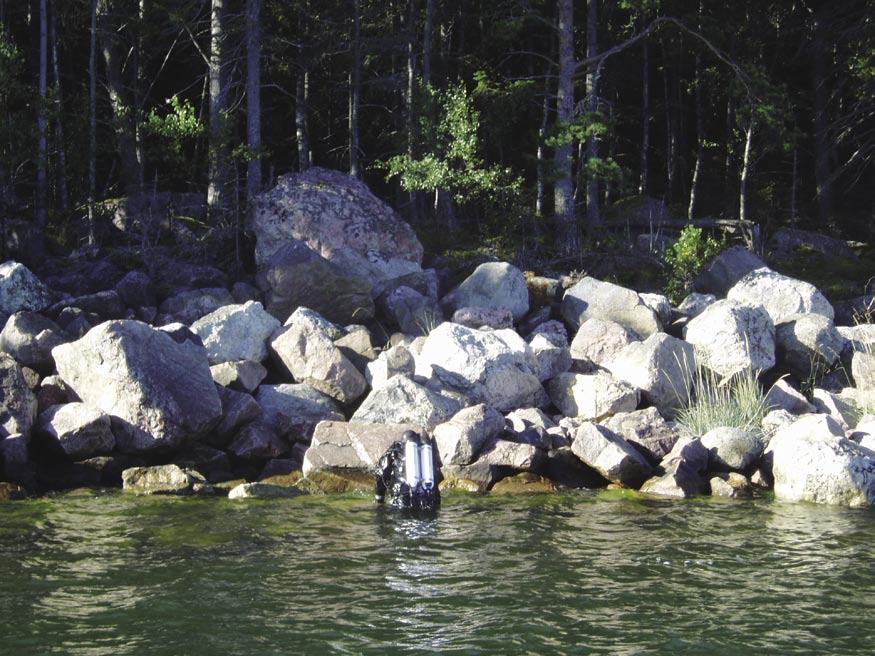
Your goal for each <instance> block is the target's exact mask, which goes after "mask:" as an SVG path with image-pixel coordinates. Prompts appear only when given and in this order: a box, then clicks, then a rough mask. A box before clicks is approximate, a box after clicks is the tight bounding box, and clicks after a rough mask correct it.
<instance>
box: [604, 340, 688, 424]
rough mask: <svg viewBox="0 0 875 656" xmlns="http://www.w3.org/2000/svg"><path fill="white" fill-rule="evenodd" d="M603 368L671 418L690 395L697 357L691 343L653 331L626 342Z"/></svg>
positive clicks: (664, 415)
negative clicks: (644, 337) (653, 332)
mask: <svg viewBox="0 0 875 656" xmlns="http://www.w3.org/2000/svg"><path fill="white" fill-rule="evenodd" d="M605 368H606V369H607V370H608V371H610V372H611V373H612V374H613V375H614V378H616V379H617V380H620V381H622V382H625V383H628V384H629V385H632V386H633V387H637V388H638V389H640V390H641V392H642V393H643V395H644V399H645V400H646V401H647V402H648V403H650V404H652V405H654V406H656V408H657V410H659V413H660V414H661V415H662V416H663V417H668V418H669V419H671V418H673V417H674V416H675V412H676V410H677V409H678V408H679V407H680V406H681V405H682V404H683V403H684V402H685V401H686V400H687V399H688V398H689V393H690V385H691V384H692V378H693V374H694V372H695V370H696V359H695V355H694V354H693V347H692V346H691V345H690V344H688V343H686V342H684V341H683V340H680V339H677V338H675V337H670V336H669V335H666V334H665V333H656V334H654V335H651V336H650V337H648V338H647V339H646V340H644V341H643V342H633V343H632V344H629V346H627V347H626V348H624V349H623V350H622V351H620V352H619V353H618V354H617V355H616V356H615V357H614V358H613V359H612V360H610V361H609V362H607V363H605ZM633 409H634V408H633Z"/></svg>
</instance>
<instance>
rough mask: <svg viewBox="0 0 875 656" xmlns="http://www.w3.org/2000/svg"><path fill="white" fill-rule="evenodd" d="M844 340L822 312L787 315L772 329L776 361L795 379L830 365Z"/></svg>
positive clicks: (842, 346)
mask: <svg viewBox="0 0 875 656" xmlns="http://www.w3.org/2000/svg"><path fill="white" fill-rule="evenodd" d="M846 344H847V342H846V340H845V338H844V337H842V336H841V334H839V332H838V331H837V330H836V328H835V325H834V324H833V321H832V319H830V318H828V317H825V316H823V315H822V314H800V315H798V316H795V317H789V318H788V319H787V321H785V322H784V323H781V324H779V325H778V326H777V327H776V328H775V345H776V347H777V356H778V362H780V363H781V365H782V369H784V370H786V371H789V372H790V373H792V374H793V375H795V376H796V377H797V378H798V379H799V380H806V379H807V378H808V377H809V376H811V375H812V374H817V373H822V372H824V371H826V370H827V369H829V368H830V367H832V365H834V364H835V363H836V362H837V361H838V359H839V357H840V356H841V354H842V351H843V350H844V348H845V346H846Z"/></svg>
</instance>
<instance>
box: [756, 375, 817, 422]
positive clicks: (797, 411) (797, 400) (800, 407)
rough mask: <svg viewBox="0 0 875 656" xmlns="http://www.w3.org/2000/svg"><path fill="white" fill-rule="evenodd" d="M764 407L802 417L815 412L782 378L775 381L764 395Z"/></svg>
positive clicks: (799, 393) (800, 394)
mask: <svg viewBox="0 0 875 656" xmlns="http://www.w3.org/2000/svg"><path fill="white" fill-rule="evenodd" d="M765 401H766V405H767V406H768V407H769V408H771V409H773V410H786V411H787V412H789V413H791V414H794V415H804V414H807V413H809V412H815V409H814V406H813V405H811V404H810V403H809V402H808V399H806V398H805V397H804V396H803V395H802V393H801V392H798V391H796V390H795V389H793V387H792V386H791V385H790V384H789V383H788V382H787V381H786V380H784V379H783V378H779V379H778V380H776V381H775V384H774V385H772V387H771V388H770V389H769V391H768V392H767V393H766V399H765Z"/></svg>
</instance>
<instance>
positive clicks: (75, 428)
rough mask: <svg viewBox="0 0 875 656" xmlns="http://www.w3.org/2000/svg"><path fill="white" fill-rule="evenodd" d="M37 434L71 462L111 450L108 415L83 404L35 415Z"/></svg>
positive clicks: (69, 405)
mask: <svg viewBox="0 0 875 656" xmlns="http://www.w3.org/2000/svg"><path fill="white" fill-rule="evenodd" d="M38 425H39V431H40V433H42V434H43V435H45V436H46V437H47V438H48V439H50V440H51V441H52V443H53V444H55V445H57V446H59V447H60V448H61V449H62V450H63V451H64V453H65V454H66V455H67V457H69V458H70V459H71V460H80V459H82V458H90V457H92V456H96V455H100V454H104V453H109V452H110V451H112V450H113V448H114V447H115V436H114V435H113V434H112V430H111V428H110V419H109V415H107V414H106V413H105V412H102V411H101V410H98V409H97V408H92V407H91V406H89V405H87V404H85V403H65V404H64V405H56V406H53V407H51V408H49V409H48V410H46V411H45V412H43V413H41V414H40V416H39V421H38Z"/></svg>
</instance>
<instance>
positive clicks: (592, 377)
mask: <svg viewBox="0 0 875 656" xmlns="http://www.w3.org/2000/svg"><path fill="white" fill-rule="evenodd" d="M547 391H548V393H549V394H550V400H551V401H553V404H554V405H555V406H556V407H557V408H559V410H560V412H562V414H564V415H566V416H568V417H578V418H582V419H588V420H598V419H602V418H604V417H609V416H610V415H614V414H617V413H618V412H631V411H632V410H634V409H635V408H637V407H638V398H639V396H638V390H636V389H635V388H634V387H632V386H630V385H628V384H626V383H623V382H622V381H619V380H617V379H616V378H614V377H613V376H611V375H610V374H609V373H607V372H604V371H597V372H595V373H593V374H574V373H563V374H559V375H558V376H556V377H555V378H553V379H552V380H551V381H549V382H548V383H547Z"/></svg>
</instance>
